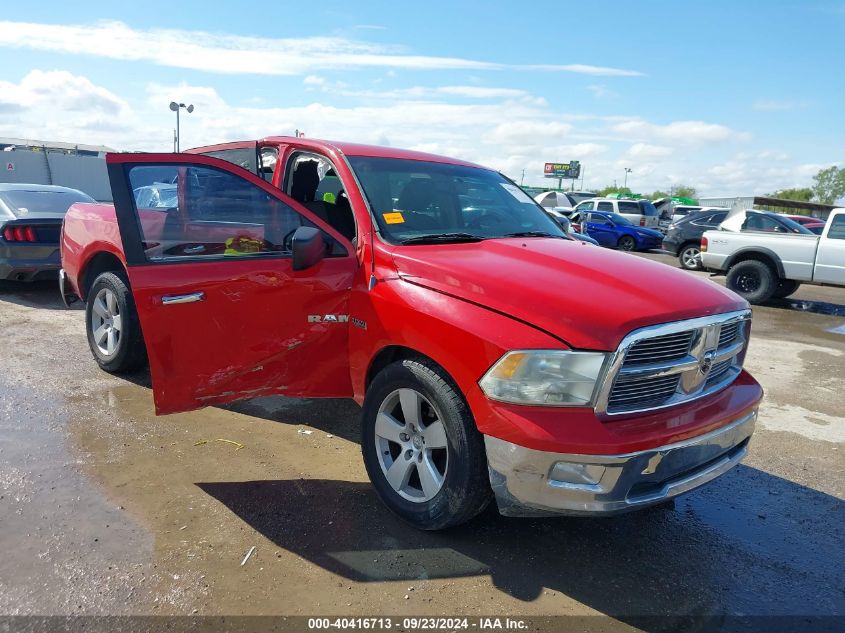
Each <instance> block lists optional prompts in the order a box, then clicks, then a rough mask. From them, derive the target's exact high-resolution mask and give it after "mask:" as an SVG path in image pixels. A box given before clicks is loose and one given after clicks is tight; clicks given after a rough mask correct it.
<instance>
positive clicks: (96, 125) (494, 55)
mask: <svg viewBox="0 0 845 633" xmlns="http://www.w3.org/2000/svg"><path fill="white" fill-rule="evenodd" d="M3 4H4V6H3V11H2V13H0V60H1V61H0V136H12V137H21V138H34V139H40V140H46V141H64V142H71V143H86V144H95V145H107V146H110V147H113V148H116V149H119V150H128V151H134V150H143V151H161V152H166V151H172V149H173V128H174V127H175V115H174V113H173V112H171V111H170V110H169V108H168V105H169V103H170V102H171V101H173V100H176V101H179V102H183V103H186V104H188V103H190V104H193V105H194V106H195V110H194V112H193V113H191V114H186V113H184V111H183V113H182V117H181V124H182V125H181V142H182V147H183V148H185V147H194V146H200V145H207V144H212V143H218V142H225V141H233V140H243V139H257V138H262V137H265V136H273V135H282V134H293V133H294V131H295V130H302V131H304V133H305V134H306V135H307V136H309V137H315V138H325V139H334V140H341V141H354V142H361V143H373V144H378V145H390V146H394V147H403V148H410V149H417V150H422V151H428V152H433V153H437V154H445V155H449V156H455V157H458V158H462V159H465V160H470V161H474V162H477V163H480V164H483V165H486V166H489V167H492V168H495V169H498V170H500V171H502V172H503V173H505V174H507V175H508V176H510V177H511V178H513V179H514V180H516V181H517V182H522V183H524V184H525V185H548V184H549V182H550V181H549V180H547V179H544V178H543V175H542V174H543V163H544V162H568V161H570V160H580V161H581V163H582V169H583V175H584V179H583V180H584V182H583V186H584V188H585V189H598V188H601V187H603V186H605V185H612V184H614V182H615V183H616V184H618V185H622V184H623V182H624V180H625V169H626V168H630V169H631V172H630V174H629V175H628V180H627V183H628V186H629V187H631V189H633V190H634V191H635V192H643V193H650V192H652V191H654V190H656V189H661V190H668V189H669V188H670V187H672V186H675V185H678V184H689V185H693V186H694V187H696V189H697V190H698V192H699V194H700V195H704V196H730V195H751V194H766V193H770V192H772V191H775V190H777V189H782V188H788V187H801V186H810V185H811V184H812V177H813V175H814V174H815V173H816V172H817V171H818V170H819V169H822V168H824V167H828V166H830V165H834V164H837V165H840V166H841V165H843V164H845V121H843V104H845V82H844V81H843V80H842V70H843V61H845V47H843V44H842V39H843V38H842V36H843V34H845V0H803V1H802V0H793V1H788V2H787V1H779V0H767V1H757V0H744V1H743V2H736V0H731V1H722V0H711V1H709V2H681V1H668V0H667V1H657V0H654V1H649V0H642V1H639V2H621V1H619V2H611V1H605V0H591V1H590V2H580V3H575V4H570V3H539V2H537V3H532V2H522V3H517V2H513V1H510V2H498V1H488V2H485V3H479V2H455V1H454V0H452V1H451V2H440V1H438V0H427V1H426V2H425V3H402V2H395V0H394V1H393V2H382V1H381V0H374V1H368V2H359V3H355V2H350V1H349V0H346V1H344V2H335V1H333V0H321V1H320V2H312V3H307V2H286V1H282V0H276V1H274V2H268V3H235V2H225V3H224V2H210V1H209V0H205V1H203V2H197V1H194V0H178V1H176V2H174V1H172V0H170V1H168V2H160V1H158V0H146V1H145V2H143V3H116V2H114V1H113V0H111V1H109V2H99V1H86V2H76V3H68V2H54V1H51V0H39V1H38V2H32V3H26V2H17V3H11V2H4V3H3ZM576 188H581V182H578V183H577V187H576Z"/></svg>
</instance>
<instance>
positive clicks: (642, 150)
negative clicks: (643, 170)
mask: <svg viewBox="0 0 845 633" xmlns="http://www.w3.org/2000/svg"><path fill="white" fill-rule="evenodd" d="M674 151H675V150H674V148H672V147H667V146H666V145H649V144H648V143H634V144H633V145H631V147H629V148H628V151H627V152H626V154H627V155H628V156H630V157H631V158H636V159H641V160H649V159H654V158H665V157H666V156H671V155H672V154H673V153H674Z"/></svg>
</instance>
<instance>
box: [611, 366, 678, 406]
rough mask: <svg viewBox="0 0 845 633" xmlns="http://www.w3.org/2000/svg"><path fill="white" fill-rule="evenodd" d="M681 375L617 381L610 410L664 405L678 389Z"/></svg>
mask: <svg viewBox="0 0 845 633" xmlns="http://www.w3.org/2000/svg"><path fill="white" fill-rule="evenodd" d="M680 379H681V377H680V375H679V374H674V375H671V376H663V377H661V378H634V379H630V378H629V379H622V380H617V381H616V384H615V385H614V386H613V393H611V394H610V400H609V401H608V403H607V404H608V406H609V407H610V408H616V407H627V406H631V405H638V406H641V405H643V404H657V405H660V404H663V403H664V402H665V401H666V400H667V399H668V398H670V397H671V396H672V394H674V393H675V390H676V389H677V388H678V381H679V380H680Z"/></svg>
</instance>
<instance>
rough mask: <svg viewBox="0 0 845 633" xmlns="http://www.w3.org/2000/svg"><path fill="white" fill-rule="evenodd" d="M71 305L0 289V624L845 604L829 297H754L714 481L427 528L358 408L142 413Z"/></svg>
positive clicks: (630, 614)
mask: <svg viewBox="0 0 845 633" xmlns="http://www.w3.org/2000/svg"><path fill="white" fill-rule="evenodd" d="M647 257H649V258H653V259H659V260H661V261H664V262H666V263H669V264H670V265H671V264H673V261H672V260H671V259H670V258H668V257H666V256H662V255H648V256H647ZM699 275H700V276H704V275H703V274H701V273H699ZM716 282H718V279H716ZM82 317H83V314H82V312H81V311H80V310H78V309H77V310H70V311H66V310H63V309H61V306H60V304H59V300H58V295H57V294H56V292H55V289H54V287H53V286H52V285H37V286H28V287H25V288H21V287H18V286H8V285H3V286H0V332H2V334H3V341H4V342H3V346H2V360H0V551H2V552H3V554H4V555H3V556H0V613H2V614H32V613H37V614H77V613H84V614H192V613H199V614H209V615H214V614H230V615H238V614H338V615H352V614H394V615H396V614H403V613H414V614H448V615H454V614H468V615H472V614H491V613H495V614H521V615H533V614H544V615H549V614H596V613H600V614H608V615H611V616H613V617H614V618H616V619H618V620H621V621H622V622H631V623H635V622H636V620H635V618H636V617H637V616H641V615H662V614H695V615H722V614H742V615H757V614H767V615H772V614H775V615H777V614H788V615H819V614H821V615H832V614H845V552H843V543H845V501H843V499H845V456H843V450H845V447H844V446H843V444H845V411H844V410H843V407H842V404H841V403H842V398H841V394H842V388H843V385H845V382H843V375H842V374H843V370H845V334H843V332H845V290H842V289H834V288H811V287H804V288H801V289H800V290H799V292H798V293H797V294H796V296H795V297H794V298H792V299H790V300H788V301H785V302H781V303H780V304H778V305H772V306H764V307H755V309H754V326H753V335H752V339H753V340H752V345H751V347H750V350H749V354H748V359H747V363H746V364H747V367H748V368H749V369H750V370H751V371H752V373H754V375H755V376H756V377H757V378H758V380H760V382H761V383H762V384H763V386H764V387H765V388H766V392H767V394H766V401H765V404H764V405H763V407H762V409H761V413H760V420H759V423H758V430H757V432H756V434H755V435H754V437H753V439H752V443H751V446H750V454H749V456H748V458H747V459H746V460H745V462H744V464H743V465H741V466H740V467H738V468H736V469H735V470H733V471H732V472H730V473H728V474H727V475H725V476H724V477H722V478H720V479H718V480H716V481H715V482H713V483H712V484H710V485H709V486H706V487H705V488H703V489H701V490H698V491H695V492H693V493H691V494H689V495H687V496H685V497H682V498H680V499H678V500H677V501H676V502H675V504H674V506H664V507H660V508H655V509H650V510H645V511H642V512H638V513H634V514H629V515H624V516H620V517H616V518H606V519H584V518H559V519H542V520H537V519H531V520H525V519H508V518H504V517H500V516H498V514H497V513H496V512H495V510H494V509H488V510H487V511H486V512H485V513H484V514H483V515H482V516H481V517H479V518H477V519H476V520H474V521H473V522H471V523H470V524H468V525H465V526H462V527H460V528H456V529H452V530H449V531H445V532H440V533H423V532H418V531H415V530H413V529H411V528H409V527H407V526H406V525H404V524H403V523H401V522H400V521H399V520H398V519H396V518H395V517H393V516H392V515H391V514H389V513H388V512H387V511H386V510H385V509H384V508H383V507H382V506H381V504H380V503H379V501H378V500H377V498H376V496H375V494H374V493H373V491H372V488H371V487H370V485H369V483H368V482H367V479H366V475H365V472H364V469H363V465H362V463H361V458H360V450H359V447H358V445H357V441H358V415H359V410H358V408H357V406H356V405H355V404H354V403H351V402H348V401H341V400H326V401H318V400H303V399H285V398H260V399H256V400H252V401H247V402H243V403H238V404H235V405H232V406H228V407H224V408H209V409H206V410H203V411H197V412H191V413H185V414H177V415H172V416H166V417H155V416H154V415H153V409H152V396H151V392H150V389H149V376H148V375H147V374H146V373H143V372H142V373H139V374H137V375H133V376H124V377H114V376H110V375H108V374H105V373H103V372H101V371H99V370H98V369H97V367H96V364H95V363H94V361H93V360H92V359H91V356H90V352H89V351H88V348H87V343H86V340H85V333H84V329H83V318H82ZM218 440H230V441H231V442H236V443H238V444H243V445H244V446H243V448H238V445H237V444H233V443H231V442H229V441H218ZM253 546H254V547H255V548H256V549H255V551H254V553H253V554H252V555H251V556H250V557H249V559H248V560H247V561H246V562H245V563H244V564H241V563H242V561H243V560H244V558H245V555H246V554H247V552H249V551H250V549H251V548H252V547H253Z"/></svg>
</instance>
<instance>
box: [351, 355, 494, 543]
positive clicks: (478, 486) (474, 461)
mask: <svg viewBox="0 0 845 633" xmlns="http://www.w3.org/2000/svg"><path fill="white" fill-rule="evenodd" d="M361 426H362V428H361V444H362V452H363V456H364V465H365V466H366V468H367V473H368V474H369V476H370V480H371V481H372V482H373V487H374V488H375V490H376V493H378V496H379V497H380V498H381V500H382V502H384V504H385V505H386V506H387V507H388V508H389V509H390V510H391V511H393V512H394V513H395V514H397V515H398V516H399V517H401V518H402V519H404V520H405V521H407V522H408V523H410V524H411V525H413V526H414V527H417V528H419V529H422V530H440V529H443V528H447V527H451V526H454V525H459V524H461V523H464V522H466V521H469V520H470V519H471V518H472V517H474V516H475V515H477V514H478V513H479V512H481V511H482V510H483V509H484V507H485V506H486V505H487V503H488V502H489V500H490V496H491V495H490V485H489V479H488V475H487V463H486V459H485V453H484V442H483V439H482V436H481V434H480V433H479V432H478V430H477V429H476V427H475V421H474V420H473V418H472V414H471V413H470V411H469V409H468V407H467V405H466V403H465V402H464V400H463V398H462V397H461V396H460V394H459V392H458V390H457V387H456V386H455V385H454V384H453V383H452V381H451V379H450V378H449V377H448V375H447V374H446V373H445V372H444V371H443V369H442V368H440V367H438V366H437V365H435V364H434V363H432V362H430V361H426V360H423V359H408V360H402V361H397V362H395V363H393V364H391V365H388V366H387V367H386V368H385V369H384V370H382V371H381V372H380V373H379V374H378V375H377V376H376V377H375V379H374V380H373V382H372V384H371V385H370V387H369V389H368V391H367V395H366V397H365V399H364V410H363V414H362V424H361Z"/></svg>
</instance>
